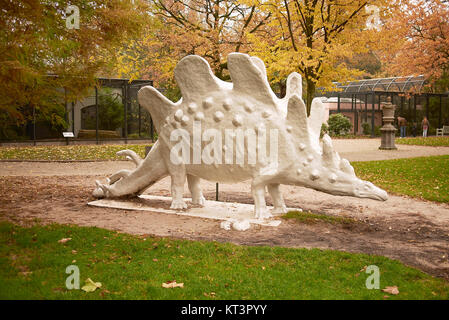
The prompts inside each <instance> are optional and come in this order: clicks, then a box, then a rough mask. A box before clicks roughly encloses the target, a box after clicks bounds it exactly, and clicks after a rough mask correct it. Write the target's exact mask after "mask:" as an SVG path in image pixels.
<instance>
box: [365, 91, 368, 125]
mask: <svg viewBox="0 0 449 320" xmlns="http://www.w3.org/2000/svg"><path fill="white" fill-rule="evenodd" d="M365 122H368V94H365Z"/></svg>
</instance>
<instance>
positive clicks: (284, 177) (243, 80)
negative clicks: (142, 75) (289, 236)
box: [93, 53, 387, 219]
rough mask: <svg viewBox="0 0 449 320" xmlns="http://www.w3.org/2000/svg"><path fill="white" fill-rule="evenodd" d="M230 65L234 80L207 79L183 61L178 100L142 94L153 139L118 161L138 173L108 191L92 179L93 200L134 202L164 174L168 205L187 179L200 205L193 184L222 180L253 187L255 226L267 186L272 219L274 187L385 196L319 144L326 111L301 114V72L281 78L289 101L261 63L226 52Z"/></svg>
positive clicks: (121, 176)
mask: <svg viewBox="0 0 449 320" xmlns="http://www.w3.org/2000/svg"><path fill="white" fill-rule="evenodd" d="M228 68H229V72H230V75H231V79H232V83H231V82H225V81H222V80H220V79H218V78H217V77H215V76H214V75H213V73H212V71H211V69H210V67H209V64H208V63H207V61H206V60H204V59H203V58H201V57H199V56H187V57H185V58H183V59H182V60H181V61H180V62H179V63H178V65H177V66H176V68H175V78H176V81H177V83H178V85H179V88H180V89H181V93H182V99H180V100H179V101H178V102H177V103H173V102H171V101H169V100H168V99H166V98H165V97H164V96H163V95H162V94H161V93H159V92H158V91H157V90H156V89H155V88H153V87H151V86H147V87H144V88H142V89H141V90H140V91H139V93H138V99H139V103H140V104H141V105H142V106H143V107H145V108H146V109H147V110H148V111H149V112H150V114H151V117H152V119H153V122H154V124H155V127H156V131H157V132H158V135H159V139H158V141H156V143H155V144H154V146H153V148H152V149H151V151H150V152H149V153H148V155H147V156H146V158H145V159H141V158H140V157H139V156H138V155H137V154H135V153H134V152H133V151H130V150H123V151H120V152H119V153H118V154H120V155H125V156H127V158H128V159H131V160H133V161H134V162H135V164H136V166H137V168H136V169H135V170H133V171H129V170H121V171H119V172H117V173H116V174H114V175H112V176H111V177H110V178H109V179H108V183H107V184H101V183H99V182H98V181H97V187H96V189H95V190H94V192H93V195H94V196H95V197H98V198H101V197H119V196H124V195H138V194H140V193H142V192H143V191H144V190H146V189H147V188H149V187H150V186H151V185H153V184H154V183H155V182H157V181H159V180H160V179H162V178H164V177H166V176H168V175H169V176H170V177H171V192H172V204H171V208H173V209H186V208H187V205H186V203H185V202H184V200H183V191H184V183H185V180H186V178H187V182H188V186H189V189H190V192H191V194H192V203H193V204H199V205H203V204H204V201H205V200H204V197H203V194H202V192H201V189H200V186H199V182H200V179H206V180H209V181H214V182H220V183H236V182H241V181H246V180H251V188H252V195H253V198H254V204H255V209H254V211H255V215H256V218H260V219H263V218H268V217H271V214H270V213H269V212H268V210H267V207H266V203H265V188H266V187H267V189H268V192H269V193H270V195H271V197H272V199H273V204H274V208H273V212H274V213H285V212H286V207H285V204H284V200H283V198H282V195H281V193H280V191H279V185H280V184H290V185H299V186H304V187H308V188H313V189H316V190H320V191H323V192H327V193H330V194H334V195H348V196H355V197H367V198H372V199H376V200H386V199H387V193H386V192H385V191H384V190H382V189H379V188H378V187H376V186H374V185H373V184H372V183H370V182H367V181H363V180H360V179H358V178H357V177H356V176H355V173H354V169H353V168H352V166H351V165H350V164H349V162H348V161H347V160H346V159H340V157H339V155H338V154H337V153H336V152H335V151H334V150H333V147H332V141H331V139H330V137H329V136H328V135H325V136H324V137H323V139H322V146H321V145H320V129H321V124H322V119H323V112H324V107H323V105H322V103H321V100H320V99H314V100H313V101H312V106H311V112H310V116H309V117H307V112H306V107H305V105H304V102H303V100H302V99H301V95H302V82H301V76H300V75H299V74H297V73H292V74H291V75H290V76H289V77H288V79H287V94H286V96H285V97H284V98H283V99H279V98H277V97H276V95H275V94H274V93H273V92H272V90H271V88H270V86H269V84H268V81H267V77H266V71H265V66H264V63H263V62H262V60H260V59H259V58H257V57H250V56H248V55H246V54H241V53H231V54H230V55H229V56H228ZM268 132H269V133H270V134H269V135H268V134H267V133H268ZM254 134H255V135H254ZM255 136H256V138H254V137H255ZM264 139H265V140H264ZM223 140H224V141H225V143H224V146H221V145H222V142H223ZM267 149H269V150H270V155H269V156H267Z"/></svg>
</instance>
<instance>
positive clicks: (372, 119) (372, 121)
mask: <svg viewBox="0 0 449 320" xmlns="http://www.w3.org/2000/svg"><path fill="white" fill-rule="evenodd" d="M371 103H372V110H371V137H372V138H374V136H375V134H374V117H375V115H376V111H375V109H374V108H375V103H376V94H375V93H374V92H373V101H371Z"/></svg>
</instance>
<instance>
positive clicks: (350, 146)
mask: <svg viewBox="0 0 449 320" xmlns="http://www.w3.org/2000/svg"><path fill="white" fill-rule="evenodd" d="M333 144H334V147H335V150H336V151H337V152H338V153H339V154H340V156H341V157H343V158H346V159H348V160H349V161H370V160H388V159H398V158H413V157H425V156H436V155H445V154H449V147H423V146H409V145H399V144H397V145H396V146H397V147H398V150H379V149H378V148H379V146H380V139H334V140H333ZM124 148H126V147H125V146H124ZM133 168H134V165H133V164H132V163H131V162H129V161H96V162H7V161H4V162H0V176H51V175H63V176H66V175H74V176H80V175H110V174H113V173H115V172H117V171H119V170H121V169H133Z"/></svg>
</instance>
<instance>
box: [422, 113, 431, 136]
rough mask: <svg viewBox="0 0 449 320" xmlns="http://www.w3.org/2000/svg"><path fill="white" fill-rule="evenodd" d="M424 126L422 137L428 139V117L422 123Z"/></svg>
mask: <svg viewBox="0 0 449 320" xmlns="http://www.w3.org/2000/svg"><path fill="white" fill-rule="evenodd" d="M421 126H422V136H423V137H427V130H429V120H427V117H424V119H422V122H421Z"/></svg>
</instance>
